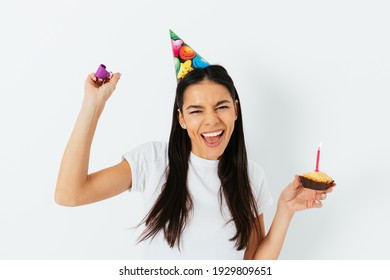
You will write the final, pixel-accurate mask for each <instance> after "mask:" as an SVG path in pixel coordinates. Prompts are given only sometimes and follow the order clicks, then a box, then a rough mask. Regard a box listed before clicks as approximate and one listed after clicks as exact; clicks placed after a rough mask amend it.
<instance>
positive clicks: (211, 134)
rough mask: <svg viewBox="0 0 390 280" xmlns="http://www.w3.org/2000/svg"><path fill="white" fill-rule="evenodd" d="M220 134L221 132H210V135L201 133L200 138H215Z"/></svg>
mask: <svg viewBox="0 0 390 280" xmlns="http://www.w3.org/2000/svg"><path fill="white" fill-rule="evenodd" d="M222 132H223V130H221V131H217V132H211V133H202V136H204V137H215V136H218V135H221V134H222Z"/></svg>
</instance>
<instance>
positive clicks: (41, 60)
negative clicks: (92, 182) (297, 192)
mask: <svg viewBox="0 0 390 280" xmlns="http://www.w3.org/2000/svg"><path fill="white" fill-rule="evenodd" d="M389 8H390V4H387V1H375V0H370V1H346V0H328V1H310V0H307V1H304V0H297V1H288V0H284V1H282V0H279V1H246V0H242V1H227V0H218V1H211V0H197V1H192V2H191V1H175V0H168V1H151V0H149V1H144V0H143V1H141V0H139V1H100V0H95V1H75V0H72V1H44V0H36V1H17V0H16V1H2V4H1V9H0V30H1V33H0V36H1V44H0V50H1V52H0V63H1V64H0V77H1V82H0V94H1V102H0V123H1V137H0V141H1V145H0V168H1V169H0V172H1V173H0V190H1V195H0V259H137V258H142V255H141V254H140V251H141V249H140V246H134V241H135V239H136V234H135V233H134V232H133V231H132V230H131V229H130V228H131V227H132V226H134V225H135V224H136V222H137V221H138V220H139V219H140V218H142V217H141V216H140V214H139V212H140V211H139V209H140V207H142V204H141V202H140V197H139V196H138V195H137V194H131V193H128V192H127V193H124V194H122V195H119V196H117V197H114V198H112V199H109V200H106V201H103V202H99V203H96V204H92V205H87V206H82V207H76V208H66V207H61V206H58V205H56V204H55V202H54V199H53V196H54V188H55V183H56V178H57V172H58V169H59V165H60V161H61V157H62V153H63V151H64V148H65V145H66V143H67V140H68V137H69V136H70V133H71V130H72V128H73V125H74V122H75V119H76V117H77V114H78V111H79V109H80V105H81V101H82V97H83V84H84V80H85V77H86V76H87V74H89V73H90V72H93V71H95V70H96V69H97V67H98V65H99V64H100V63H104V64H106V65H107V67H108V69H109V70H112V71H120V72H121V73H122V78H121V80H120V83H119V85H118V88H117V90H116V92H115V93H114V95H113V96H112V98H111V99H110V100H109V102H108V104H107V106H106V108H105V112H104V113H103V115H102V118H101V121H100V123H99V125H98V128H97V132H96V135H95V139H94V142H93V147H92V156H91V163H90V168H91V171H96V170H99V169H101V168H104V167H107V166H110V165H113V164H116V163H118V162H119V161H120V160H121V155H122V153H124V152H126V151H128V150H130V149H132V148H134V147H136V146H137V145H139V144H141V143H144V142H146V141H152V140H158V141H166V140H168V135H169V129H170V121H171V119H170V118H171V110H172V105H173V98H174V92H175V87H176V80H175V78H174V67H173V61H172V56H171V53H172V51H171V46H170V39H169V32H168V29H169V28H172V29H173V30H174V31H175V32H176V33H177V34H178V35H179V36H181V37H182V38H183V39H184V40H185V41H186V42H187V43H188V44H190V45H191V46H192V47H194V49H196V50H197V51H198V52H199V53H200V54H201V55H202V56H203V57H204V58H206V59H207V60H208V61H209V62H211V63H219V64H222V65H224V66H225V67H226V68H227V69H228V71H229V72H230V74H231V76H232V77H233V79H234V81H235V83H236V87H237V89H238V92H239V94H240V98H241V103H242V108H243V117H244V124H245V133H246V140H247V145H248V150H249V155H250V158H252V159H253V160H255V161H256V162H258V163H259V164H261V165H262V166H263V167H264V169H265V171H266V173H267V175H268V181H269V183H270V186H271V188H272V193H273V197H274V199H275V201H276V200H277V198H278V196H279V193H280V191H281V189H282V188H284V187H285V186H286V185H287V184H288V183H289V182H290V181H291V180H292V179H293V176H294V174H298V173H301V172H306V171H311V170H313V169H314V164H315V153H316V148H317V145H318V143H319V142H321V141H322V142H323V149H322V158H321V164H320V168H321V169H322V170H323V171H325V172H327V173H329V174H330V175H331V176H332V177H333V178H334V179H335V180H336V182H337V188H336V189H335V191H334V193H333V194H332V195H330V196H329V198H328V199H327V200H326V201H325V203H324V207H323V208H322V209H316V210H311V211H306V212H301V213H297V214H296V216H295V217H294V219H293V222H292V224H291V226H290V230H289V233H288V236H287V239H286V242H285V246H284V248H283V251H282V254H281V257H280V258H281V259H389V254H390V253H389V251H390V242H389V241H388V236H390V226H389V222H388V214H389V213H390V204H389V203H388V202H387V200H388V198H389V197H390V185H389V184H390V183H389V176H388V174H389V167H390V163H389V158H390V153H389V145H388V143H390V132H389V125H388V123H389V119H390V113H389V110H388V106H389V105H388V104H389V97H388V95H389V92H390V83H389V81H390V79H389V77H390V51H389V50H390V39H389V35H388V29H389V26H390V17H389V16H388V15H389ZM274 211H275V205H274V207H273V208H271V209H269V210H268V211H267V212H266V213H265V216H266V223H267V227H269V225H270V223H271V221H272V217H273V214H274Z"/></svg>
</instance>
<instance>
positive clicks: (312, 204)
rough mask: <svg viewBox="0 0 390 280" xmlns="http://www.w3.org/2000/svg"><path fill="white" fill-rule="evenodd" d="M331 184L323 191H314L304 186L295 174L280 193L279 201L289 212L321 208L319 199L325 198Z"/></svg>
mask: <svg viewBox="0 0 390 280" xmlns="http://www.w3.org/2000/svg"><path fill="white" fill-rule="evenodd" d="M335 185H336V184H333V185H332V186H330V187H329V188H328V189H327V190H325V191H316V190H312V189H307V188H304V187H303V186H302V184H301V180H300V179H299V176H297V175H296V176H295V178H294V181H292V182H291V183H290V184H289V185H288V186H287V187H286V188H285V189H284V190H283V191H282V193H281V195H280V198H279V203H281V204H283V205H284V206H286V207H287V209H288V210H289V211H291V212H296V211H301V210H305V209H310V208H321V207H322V203H321V200H324V199H326V195H327V194H328V193H330V192H332V191H333V187H334V186H335Z"/></svg>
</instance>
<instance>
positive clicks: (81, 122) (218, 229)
mask: <svg viewBox="0 0 390 280" xmlns="http://www.w3.org/2000/svg"><path fill="white" fill-rule="evenodd" d="M119 78H120V74H119V73H115V74H114V75H113V77H112V78H111V79H110V80H109V81H108V82H107V83H105V84H101V83H99V82H98V81H96V78H95V77H94V75H93V74H91V75H89V76H88V78H87V80H86V82H85V96H84V100H83V105H82V109H81V112H80V114H79V117H78V119H77V121H76V125H75V128H74V130H73V132H72V135H71V137H70V139H69V142H68V145H67V147H66V150H65V153H64V156H63V159H62V163H61V168H60V171H59V175H58V182H57V187H56V194H55V199H56V202H57V203H58V204H61V205H66V206H76V205H82V204H87V203H92V202H96V201H99V200H103V199H106V198H109V197H112V196H114V195H117V194H119V193H122V192H124V191H126V190H128V189H131V190H133V191H141V192H142V193H143V197H144V198H145V203H146V207H147V208H148V209H149V211H148V212H147V213H146V215H145V219H144V220H143V225H144V226H145V230H144V231H143V234H142V235H141V236H140V240H141V241H142V242H146V245H147V246H146V250H147V252H148V254H147V257H150V258H152V259H163V258H164V259H165V258H171V259H179V258H181V259H240V258H244V259H276V258H277V257H278V256H279V253H280V251H281V248H282V245H283V242H284V239H285V236H286V233H287V229H288V226H289V223H290V221H291V219H292V217H293V215H294V213H295V212H296V211H299V210H303V209H307V208H319V207H321V205H322V204H321V202H320V201H321V200H323V199H325V197H326V193H328V192H331V191H332V188H330V189H328V190H327V191H323V192H318V191H313V190H309V189H305V188H303V187H302V185H301V184H300V180H299V177H298V176H295V178H294V180H293V181H292V182H291V183H290V184H289V185H288V186H287V187H286V188H285V189H284V190H283V192H282V193H281V195H280V197H279V200H278V206H277V211H276V214H275V217H274V220H273V222H272V225H271V227H270V230H269V232H268V233H267V234H265V230H264V228H265V227H264V220H263V214H262V212H263V210H264V208H265V207H267V206H269V205H270V204H271V202H272V199H271V195H270V193H269V191H268V188H267V185H266V181H265V177H264V173H263V171H262V169H261V168H260V167H259V166H258V165H256V164H255V163H253V162H252V161H248V159H247V153H246V148H245V141H244V133H243V123H242V116H241V107H240V100H239V97H238V94H237V91H236V89H235V86H234V84H233V81H232V79H231V77H230V76H229V75H228V73H227V72H226V70H225V69H224V68H223V67H221V66H217V65H210V66H208V67H205V68H203V69H194V70H193V71H191V72H189V73H188V74H187V75H186V76H185V77H184V78H183V79H182V80H181V81H180V82H179V83H178V86H177V91H176V98H175V103H174V108H173V117H172V128H171V134H170V139H169V143H168V144H166V143H159V142H153V143H147V144H144V145H142V146H140V147H138V148H136V149H135V150H133V151H131V152H129V153H126V154H124V156H123V160H122V161H121V162H120V163H119V164H117V165H115V166H112V167H109V168H107V169H104V170H101V171H98V172H96V173H92V174H88V162H89V155H90V147H91V143H92V139H93V135H94V132H95V128H96V125H97V122H98V120H99V117H100V115H101V113H102V111H103V108H104V106H105V103H106V101H107V100H108V98H109V97H110V96H111V94H112V93H113V91H114V90H115V87H116V85H117V83H118V80H119Z"/></svg>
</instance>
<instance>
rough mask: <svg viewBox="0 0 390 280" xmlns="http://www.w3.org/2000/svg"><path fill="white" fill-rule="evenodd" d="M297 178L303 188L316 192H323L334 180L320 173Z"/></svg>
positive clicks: (315, 172) (311, 173)
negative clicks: (299, 179)
mask: <svg viewBox="0 0 390 280" xmlns="http://www.w3.org/2000/svg"><path fill="white" fill-rule="evenodd" d="M299 177H300V178H301V183H302V185H303V186H304V187H305V188H308V189H312V190H316V191H324V190H326V189H327V188H329V187H330V186H332V185H333V183H334V180H333V179H332V178H331V177H329V176H328V175H327V174H326V173H324V172H320V171H313V172H309V173H305V174H302V175H300V176H299Z"/></svg>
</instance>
